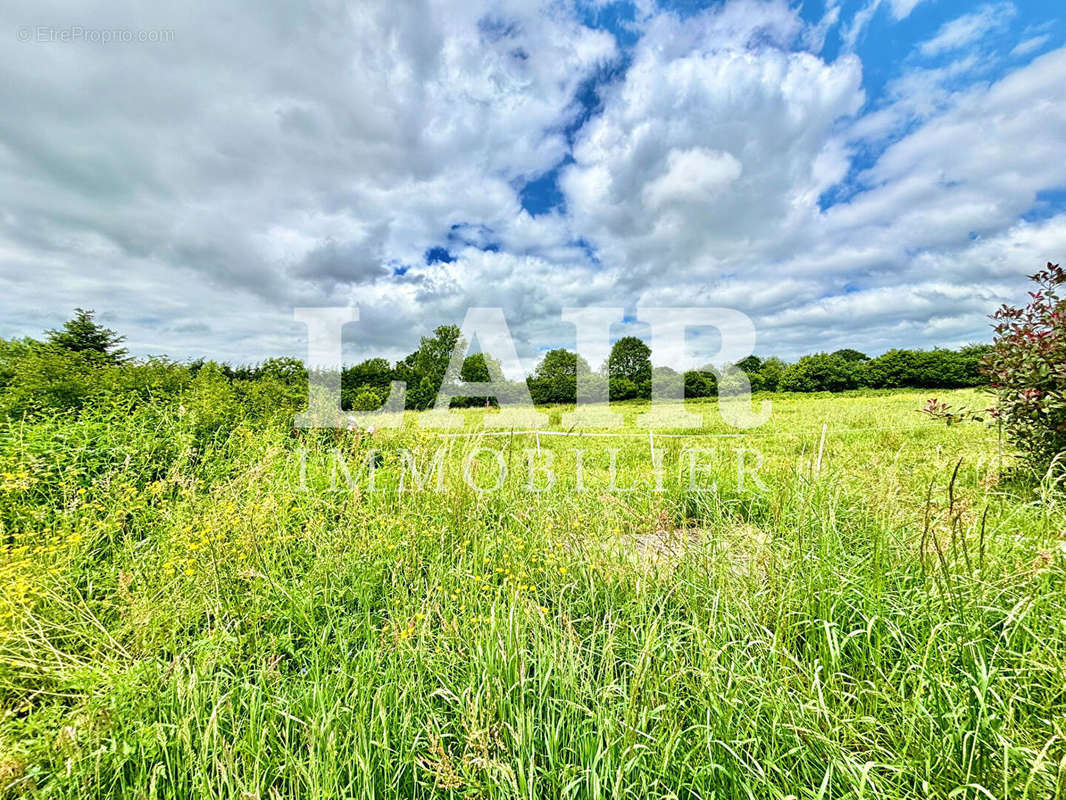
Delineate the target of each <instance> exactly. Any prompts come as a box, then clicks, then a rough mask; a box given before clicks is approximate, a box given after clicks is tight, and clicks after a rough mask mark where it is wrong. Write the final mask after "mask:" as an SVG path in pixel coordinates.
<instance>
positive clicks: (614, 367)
mask: <svg viewBox="0 0 1066 800" xmlns="http://www.w3.org/2000/svg"><path fill="white" fill-rule="evenodd" d="M607 375H608V376H609V377H610V378H612V379H613V378H624V379H625V380H627V381H629V382H630V383H632V384H634V385H635V386H640V385H641V384H643V383H645V382H647V381H650V380H651V348H650V347H648V346H647V345H646V344H644V342H643V341H642V340H640V339H638V338H637V337H636V336H623V337H622V338H621V339H619V340H618V341H617V342H615V343H614V347H612V348H611V355H610V356H609V357H608V358H607ZM612 395H613V393H612Z"/></svg>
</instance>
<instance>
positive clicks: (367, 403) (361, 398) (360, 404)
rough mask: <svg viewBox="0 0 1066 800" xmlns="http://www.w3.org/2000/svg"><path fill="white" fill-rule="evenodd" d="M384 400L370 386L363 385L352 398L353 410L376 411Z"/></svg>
mask: <svg viewBox="0 0 1066 800" xmlns="http://www.w3.org/2000/svg"><path fill="white" fill-rule="evenodd" d="M383 402H384V401H383V400H382V399H381V398H380V397H379V396H378V393H377V392H375V391H374V390H373V389H371V388H370V387H369V386H364V387H362V388H361V389H360V390H359V391H358V392H356V394H355V397H354V398H353V399H352V410H353V411H376V410H377V409H379V408H381V404H382V403H383Z"/></svg>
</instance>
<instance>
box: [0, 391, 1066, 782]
mask: <svg viewBox="0 0 1066 800" xmlns="http://www.w3.org/2000/svg"><path fill="white" fill-rule="evenodd" d="M249 392H250V393H249V394H247V395H245V396H240V397H238V396H236V395H235V394H234V390H233V388H232V387H231V386H230V384H228V383H227V382H226V381H224V380H222V379H221V378H218V377H217V376H215V377H212V375H211V374H210V373H209V372H207V371H205V372H203V373H202V375H201V376H199V377H198V378H197V380H196V381H195V382H193V384H192V385H190V386H188V387H185V388H182V389H181V390H180V391H175V392H174V393H173V394H171V395H167V396H165V397H159V398H156V399H152V398H149V400H148V401H145V400H144V399H143V398H142V399H141V400H139V401H137V402H132V401H122V400H117V399H116V400H107V401H103V402H100V403H97V404H90V405H88V406H86V407H84V408H82V409H81V410H78V411H71V412H67V413H53V414H43V415H37V416H31V417H27V418H26V419H25V420H24V421H22V422H12V423H10V424H5V425H4V426H3V427H2V428H0V525H2V533H3V536H4V537H5V540H6V541H5V544H6V546H5V548H4V550H3V553H2V562H0V571H2V576H3V577H2V581H0V583H2V587H3V596H2V603H0V701H2V709H3V711H2V713H3V717H2V721H0V753H2V755H0V786H3V787H4V788H3V789H2V792H3V793H6V795H7V796H12V797H21V796H30V797H34V796H37V797H49V798H50V797H57V798H58V797H71V798H92V797H123V798H127V797H128V798H138V799H140V798H176V797H197V798H216V797H217V798H223V797H225V798H244V799H250V798H257V799H259V800H267V798H284V797H298V798H342V797H352V798H362V797H382V798H390V797H396V798H401V797H404V798H419V797H457V798H458V797H479V798H505V797H506V798H512V797H524V798H544V797H568V798H569V797H573V798H578V797H580V798H622V797H632V798H640V799H644V798H715V797H717V798H747V797H752V798H785V797H788V796H794V797H797V798H838V799H840V798H860V797H866V798H874V797H887V798H896V797H909V798H929V797H949V796H950V797H957V798H988V797H993V798H1051V797H1060V796H1063V795H1064V794H1066V741H1064V738H1063V737H1064V735H1066V714H1064V711H1066V607H1064V603H1066V544H1064V536H1066V534H1064V530H1066V520H1064V509H1063V505H1062V498H1061V494H1060V490H1059V488H1058V487H1057V486H1056V485H1055V483H1054V481H1053V480H1051V479H1044V480H1040V479H1039V478H1037V479H1036V480H1032V479H1027V478H1026V477H1025V476H1022V475H1019V474H1017V473H1016V471H1015V470H1014V465H1015V460H1014V458H1013V456H1012V453H1011V452H1010V449H1009V448H1008V447H1007V446H1006V445H1005V444H1004V443H1003V442H1002V441H1001V439H1000V436H999V433H998V430H997V427H996V426H995V424H993V423H991V422H990V421H987V420H981V421H973V420H967V421H960V422H956V423H955V424H950V425H949V424H945V421H944V420H940V419H933V418H930V417H929V416H928V415H924V414H921V413H919V409H920V408H922V407H923V406H924V405H925V403H926V401H927V399H928V396H929V395H930V394H931V393H929V392H925V393H922V392H913V391H897V392H894V393H887V392H886V393H867V394H853V393H848V394H841V395H818V394H815V395H787V394H784V395H775V396H774V397H773V398H772V401H773V403H774V411H773V415H772V417H771V419H770V421H769V422H768V423H767V424H766V425H764V426H762V427H760V428H757V429H755V430H753V431H751V432H749V433H745V434H743V435H725V434H736V431H733V430H732V429H729V428H727V427H726V426H725V425H723V424H722V423H721V421H720V420H719V419H718V417H717V415H716V414H715V404H714V402H713V401H708V402H707V403H706V404H690V407H691V408H698V409H702V410H704V411H706V412H707V427H706V428H705V429H704V430H702V431H701V432H700V433H699V435H687V436H684V437H680V436H679V437H677V438H668V436H667V434H670V433H672V432H673V433H681V431H669V430H662V431H659V430H656V432H655V434H656V438H655V439H654V441H653V442H650V441H649V439H648V436H647V431H646V430H642V429H639V428H637V427H635V425H634V421H633V419H632V417H633V415H634V414H635V413H636V412H637V411H638V410H640V408H641V407H639V406H637V405H631V404H622V405H621V406H620V407H621V408H623V409H624V410H626V411H627V413H628V414H629V417H630V418H629V420H628V423H627V427H626V428H624V429H622V430H621V432H623V433H629V434H631V436H627V437H618V438H608V437H602V436H592V435H587V436H577V435H571V436H541V437H540V438H539V443H538V441H537V437H535V436H533V435H531V434H511V433H507V434H506V435H492V436H490V435H487V434H484V433H476V431H477V430H478V429H477V428H476V427H475V425H476V423H477V417H478V416H479V415H480V414H482V413H486V412H481V411H467V412H463V413H466V414H467V415H468V417H469V419H468V422H469V428H468V429H467V432H468V433H471V434H472V435H470V436H451V437H448V436H443V435H442V434H441V432H438V431H432V430H423V429H421V428H420V427H418V426H417V425H415V424H414V419H413V418H414V416H415V415H414V414H409V415H408V422H407V425H406V426H405V427H403V428H401V429H394V430H385V429H382V430H378V431H376V432H374V433H373V434H372V435H371V434H367V433H363V432H359V431H333V430H308V431H294V430H293V429H292V427H291V420H292V414H293V412H294V410H295V409H296V407H297V403H296V401H295V400H293V398H291V397H288V396H284V394H283V393H280V392H275V391H272V390H271V389H270V386H269V385H266V384H264V385H263V386H262V387H260V388H255V389H253V390H249ZM938 397H939V398H940V400H941V401H947V402H949V403H951V404H953V405H954V406H956V407H957V406H967V407H969V408H974V409H980V408H983V407H984V405H987V404H988V400H987V398H985V397H984V396H982V395H981V393H980V392H978V391H973V390H960V391H951V392H941V393H939V395H938ZM756 399H757V400H758V398H756ZM562 410H564V409H561V408H559V407H555V408H553V409H552V426H551V429H552V430H554V431H557V432H567V433H571V434H577V433H580V431H570V430H568V429H565V428H563V427H562V426H561V425H560V423H559V413H560V411H562ZM823 425H825V426H826V427H825V434H824V437H823ZM652 445H654V448H655V450H656V451H659V452H658V453H657V454H653V452H652ZM439 448H444V450H443V452H442V453H441V455H440V457H439V458H440V460H439V461H438V462H437V463H438V464H439V466H440V476H441V477H440V480H441V484H440V486H439V487H438V484H437V483H436V480H437V479H436V476H435V474H431V473H430V472H429V471H428V467H429V466H430V465H432V464H433V457H435V456H436V454H437V453H438V450H439ZM578 450H583V454H582V455H581V456H580V459H581V473H580V475H581V478H580V483H581V485H580V486H579V485H578V483H579V481H578V469H577V463H578V456H577V455H576V451H578ZM612 450H613V451H614V452H613V454H612V452H611V451H612ZM475 451H477V452H475ZM693 451H698V452H695V454H694V455H693ZM549 461H550V462H551V463H550V464H548V462H549ZM612 461H613V463H614V467H613V469H612V466H611V464H612ZM412 463H413V464H414V465H415V466H416V467H417V470H421V472H420V473H419V474H418V475H417V476H415V475H414V474H413V472H412V470H411V469H410V464H412ZM501 464H502V466H503V469H504V470H505V475H504V476H503V478H502V480H501V472H500V467H501ZM531 464H532V465H533V467H534V468H535V469H534V474H533V475H532V485H531V483H530V480H531V477H530V469H529V467H530V465H531ZM738 464H739V465H740V466H741V467H742V468H741V469H738ZM692 465H695V467H696V469H695V470H693V469H690V467H692ZM371 466H372V467H373V478H374V485H373V486H371V485H370V483H369V480H370V467H371ZM549 467H550V469H551V470H552V471H553V472H554V476H555V482H554V484H553V485H551V486H550V487H548V488H545V487H547V486H548V483H549V479H550V476H549V473H548V471H547V470H548V468H549ZM346 473H347V474H346ZM657 473H658V475H657ZM416 477H417V478H419V479H423V478H424V479H425V480H423V481H422V485H421V486H419V485H418V481H417V480H415V478H416ZM349 478H350V479H351V480H350V481H349ZM659 479H661V480H659ZM497 482H499V483H500V485H499V488H498V489H497V488H495V486H496V484H497ZM659 482H661V490H660V487H659V486H657V485H656V484H657V483H659ZM741 484H743V485H741ZM401 487H402V491H401Z"/></svg>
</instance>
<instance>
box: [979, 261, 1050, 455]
mask: <svg viewBox="0 0 1066 800" xmlns="http://www.w3.org/2000/svg"><path fill="white" fill-rule="evenodd" d="M1030 280H1032V281H1033V282H1034V283H1036V285H1037V287H1038V288H1037V289H1036V291H1033V292H1030V293H1029V297H1030V300H1029V302H1028V303H1027V304H1026V305H1025V306H1022V307H1012V306H1007V305H1004V306H1002V307H1001V308H1000V309H999V310H998V311H996V313H995V314H993V320H994V322H995V326H994V329H995V334H996V338H995V344H994V345H993V348H992V351H991V352H990V353H989V354H988V357H987V362H986V364H987V369H988V373H989V375H990V376H991V378H992V391H993V392H994V393H995V395H996V399H997V401H998V405H997V409H996V411H997V413H998V415H999V417H1000V418H1001V419H1002V420H1003V425H1004V428H1005V430H1006V432H1007V433H1008V435H1009V436H1010V438H1011V440H1012V441H1013V442H1014V443H1015V445H1017V446H1018V447H1019V448H1020V449H1021V450H1022V451H1023V452H1024V453H1026V454H1027V455H1028V456H1029V457H1030V458H1031V459H1032V460H1033V463H1034V465H1035V466H1037V467H1038V468H1039V469H1044V468H1046V467H1047V466H1048V465H1049V464H1050V463H1051V461H1052V460H1053V459H1055V458H1056V457H1057V456H1059V455H1060V454H1061V453H1063V452H1064V451H1066V299H1064V298H1062V297H1060V296H1059V291H1060V287H1061V286H1062V285H1063V284H1066V270H1063V269H1062V268H1061V267H1060V266H1059V265H1058V264H1052V263H1050V262H1048V264H1047V266H1046V267H1045V268H1044V269H1043V270H1041V271H1040V272H1037V273H1036V274H1035V275H1031V276H1030Z"/></svg>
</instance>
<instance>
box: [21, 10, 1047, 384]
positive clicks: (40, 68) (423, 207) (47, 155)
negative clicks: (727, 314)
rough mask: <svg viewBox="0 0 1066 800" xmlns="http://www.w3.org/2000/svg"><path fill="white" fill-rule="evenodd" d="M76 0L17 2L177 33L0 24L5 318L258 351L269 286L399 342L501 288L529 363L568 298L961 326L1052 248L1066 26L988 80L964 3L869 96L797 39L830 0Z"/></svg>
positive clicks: (759, 316)
mask: <svg viewBox="0 0 1066 800" xmlns="http://www.w3.org/2000/svg"><path fill="white" fill-rule="evenodd" d="M916 5H917V3H916V2H915V1H914V0H897V1H894V2H890V3H888V4H887V6H886V8H887V10H888V12H889V14H888V15H882V17H885V16H890V17H891V18H893V19H897V20H898V19H902V18H904V17H906V16H908V15H909V14H910V13H911V12H912V11H913V9H914V8H915V6H916ZM877 7H878V5H877V4H876V3H875V4H873V5H872V6H870V5H868V6H866V7H865V8H866V10H867V11H868V17H867V18H866V22H862V24H863V25H866V24H868V23H869V17H872V16H873V13H874V11H876V9H877ZM1004 8H1007V7H1005V6H988V7H985V8H984V9H982V10H980V11H979V12H977V13H976V14H972V15H967V16H972V17H979V16H981V15H982V14H992V15H993V16H994V15H995V14H994V13H993V12H994V11H995V9H999V11H995V13H998V14H1000V15H1003V14H1006V13H1008V12H1007V11H1004V10H1003V9H1004ZM72 9H73V7H72V6H68V5H66V4H64V3H59V2H54V3H46V4H40V5H37V6H34V7H33V9H32V10H29V9H27V10H25V11H23V12H22V13H21V14H16V15H15V17H17V18H14V19H12V22H13V24H15V25H16V26H17V25H33V26H38V25H43V26H55V27H57V28H60V27H62V26H64V25H70V24H79V23H82V22H83V21H84V20H86V19H93V20H96V21H98V24H99V26H100V27H101V28H103V27H117V28H139V27H151V28H155V29H170V30H173V32H174V36H173V41H171V42H169V43H166V44H163V43H157V44H147V43H145V44H122V45H117V44H112V45H109V46H104V45H101V44H95V45H93V44H90V43H70V44H60V43H51V44H49V43H38V42H29V43H24V44H18V45H17V46H16V45H15V44H13V45H12V46H10V47H7V48H4V49H3V50H0V72H2V73H3V75H4V80H3V81H0V106H2V107H3V108H4V109H5V113H4V114H3V115H2V116H0V197H3V211H2V212H0V291H2V297H3V301H2V303H0V323H2V327H0V335H4V336H10V335H24V334H35V333H38V332H39V331H40V330H41V329H43V328H45V327H52V326H55V325H56V324H57V323H58V322H59V321H61V319H62V318H63V317H64V316H65V314H67V313H69V309H70V308H72V307H73V306H75V305H82V306H92V307H95V308H97V309H98V310H99V311H101V312H105V313H106V314H107V316H105V319H106V321H107V322H108V324H110V325H112V326H113V327H118V328H120V329H121V330H122V331H123V332H124V333H127V334H128V335H129V337H130V344H131V346H132V347H133V349H134V350H135V351H136V352H138V353H141V354H144V353H161V352H167V353H170V354H172V355H175V356H179V357H184V356H197V355H211V356H215V357H220V358H225V359H228V360H232V361H249V360H256V359H260V358H264V357H267V356H269V355H272V354H280V353H292V354H297V355H298V354H300V351H301V347H302V332H301V329H300V326H298V325H295V324H294V323H293V322H292V309H293V307H296V306H314V305H333V304H337V305H343V304H350V303H354V304H358V305H359V307H360V322H359V324H358V326H353V327H352V329H351V331H350V333H351V340H352V341H351V347H350V351H349V352H350V354H351V355H352V357H359V356H365V355H369V354H372V353H373V354H382V355H385V356H387V357H390V358H396V357H399V356H402V355H403V354H404V353H405V352H408V351H409V350H410V349H411V348H413V347H414V346H415V345H416V344H417V340H418V337H419V336H422V335H426V334H428V333H429V332H430V331H431V330H432V328H433V327H434V326H435V325H437V324H440V323H444V322H459V321H461V320H462V318H463V316H464V314H465V311H466V309H467V308H468V307H469V306H473V305H480V306H501V307H503V308H504V309H505V311H506V313H507V316H508V320H509V322H510V324H511V327H512V331H513V332H514V333H515V335H516V337H517V338H518V340H519V341H518V344H519V353H520V354H521V355H522V356H523V357H524V358H525V359H526V361H527V362H528V365H529V366H532V364H533V361H534V360H535V358H536V357H537V355H538V353H539V352H540V351H542V350H543V349H545V348H547V347H550V346H556V345H571V346H572V344H573V336H574V332H573V329H572V327H570V326H568V325H565V324H563V323H561V322H560V320H559V312H560V310H561V309H562V308H563V307H566V306H588V305H603V306H622V307H626V308H628V309H635V308H637V307H639V306H655V305H678V306H693V305H700V304H704V305H710V306H728V307H734V308H738V309H740V310H743V311H745V312H746V313H748V314H750V315H751V316H752V317H753V319H754V320H755V322H756V325H757V330H758V335H759V345H758V346H759V349H760V351H761V352H764V353H766V352H776V353H780V354H782V355H786V356H794V355H798V354H801V353H803V352H809V351H812V350H818V349H832V348H834V347H843V346H857V347H860V349H867V350H870V351H872V352H876V351H877V350H879V349H884V348H887V347H891V346H900V345H908V346H923V345H924V346H930V345H933V344H956V343H961V342H965V341H968V340H971V339H980V338H986V337H987V321H986V319H985V315H986V314H987V313H988V312H989V311H991V310H992V309H993V308H994V307H995V306H996V305H997V304H998V303H999V302H1002V301H1003V300H1006V299H1010V298H1011V297H1012V296H1015V295H1016V294H1017V293H1018V292H1019V291H1021V289H1022V278H1023V276H1024V275H1025V274H1026V273H1027V272H1030V271H1032V270H1033V269H1034V268H1035V267H1036V266H1038V265H1039V264H1041V263H1043V261H1046V260H1047V258H1057V256H1056V255H1055V254H1056V253H1062V252H1063V250H1066V215H1064V214H1061V213H1057V212H1056V207H1055V206H1051V207H1050V208H1049V209H1045V210H1046V213H1042V214H1041V215H1039V216H1038V217H1032V218H1027V214H1028V212H1030V211H1031V210H1033V209H1034V208H1042V206H1041V202H1042V200H1041V198H1043V197H1044V196H1045V195H1046V194H1047V193H1048V192H1054V191H1055V190H1056V189H1060V188H1062V187H1063V186H1066V167H1063V166H1062V165H1063V164H1066V159H1063V158H1062V153H1063V152H1064V151H1066V134H1064V133H1063V132H1064V131H1066V88H1064V85H1063V82H1062V80H1061V76H1062V75H1063V74H1066V50H1061V49H1060V50H1052V51H1051V52H1049V53H1046V54H1044V55H1042V56H1039V57H1038V58H1036V59H1035V60H1033V61H1032V62H1031V63H1028V64H1024V65H1021V66H1018V67H1017V68H1016V69H1015V70H1014V71H1013V72H1009V73H1007V74H1005V75H1003V76H1001V77H999V78H998V79H992V77H991V76H990V75H989V74H988V73H987V72H985V71H982V70H983V66H982V63H983V62H982V60H981V59H979V58H977V56H976V55H975V54H974V53H972V52H966V51H965V50H964V49H963V48H964V47H965V45H964V44H953V43H952V42H965V41H970V42H973V41H976V40H977V38H979V37H980V36H981V35H982V33H981V32H982V31H984V30H987V27H985V28H982V27H981V25H980V24H978V23H967V24H966V25H963V24H962V23H960V21H959V20H955V21H954V22H949V23H948V24H947V25H945V26H944V27H943V28H942V29H941V30H940V31H939V32H937V33H936V34H935V36H934V37H933V38H932V39H930V40H929V42H927V43H926V44H927V45H928V46H929V48H932V50H933V51H934V52H936V53H951V54H953V58H952V60H950V61H948V62H947V63H943V64H934V65H932V66H928V65H926V66H915V65H914V64H913V63H911V64H909V65H908V66H906V67H905V68H904V69H903V71H902V73H901V74H898V75H896V76H895V77H894V78H892V79H891V80H890V81H889V82H888V83H887V85H886V86H887V88H886V89H885V90H884V92H883V94H882V95H881V96H880V97H879V98H877V101H876V102H872V99H871V98H869V97H868V96H867V93H866V91H865V90H864V88H863V73H864V67H863V64H862V62H861V60H860V57H859V56H858V55H857V54H855V53H853V52H849V51H847V49H845V52H843V53H842V54H841V55H840V56H838V57H836V58H835V59H832V60H830V59H828V58H826V57H823V56H822V55H820V53H821V50H822V46H821V45H822V43H823V41H824V38H825V36H826V33H827V31H828V30H829V29H831V28H833V27H834V26H837V25H838V24H840V23H839V7H838V6H837V4H835V3H829V4H827V8H826V14H825V16H824V17H823V19H822V21H821V23H818V24H816V25H809V24H807V23H805V22H804V21H803V20H802V19H801V18H800V16H799V14H798V12H797V10H796V9H795V8H793V7H792V6H791V5H790V4H788V3H787V2H784V0H777V1H774V0H771V1H770V2H755V1H754V0H731V1H730V2H727V3H725V4H723V5H721V6H719V7H715V8H713V9H709V10H707V11H704V12H701V13H699V14H695V15H693V16H689V17H687V18H685V19H682V18H680V17H679V16H678V15H676V14H674V13H672V12H669V11H664V10H662V9H660V8H658V7H656V6H655V5H654V4H652V3H650V2H648V3H642V4H640V6H639V7H638V8H637V9H636V11H635V13H634V21H633V22H632V23H627V25H628V27H627V29H626V31H627V33H632V34H633V35H634V36H635V37H636V41H635V43H633V44H632V45H631V46H630V45H626V49H625V50H624V52H623V47H622V46H621V45H620V44H619V43H618V41H616V39H615V37H614V36H612V35H611V34H610V33H609V32H607V31H604V30H597V29H593V28H592V27H590V26H589V25H588V24H585V23H583V22H582V21H581V20H582V17H581V14H580V13H579V9H578V8H577V7H574V6H571V5H569V4H568V3H566V2H563V3H559V2H551V1H548V0H545V2H533V0H529V1H528V2H527V1H526V0H493V2H489V3H484V4H480V3H477V4H471V3H468V2H454V3H451V2H434V3H422V2H415V3H408V4H401V5H399V6H397V5H395V4H386V3H382V2H378V1H377V0H368V2H365V3H361V4H360V5H359V6H358V7H355V6H349V5H347V4H345V3H341V2H326V3H323V4H320V5H317V6H316V7H315V10H314V11H313V12H312V13H306V12H297V11H295V10H292V11H291V12H290V13H291V16H286V15H285V14H284V13H281V12H279V14H278V15H275V16H273V17H271V16H264V15H263V14H262V13H260V8H259V6H258V5H255V4H248V5H244V6H241V5H236V6H227V10H226V12H225V13H224V14H223V13H222V12H221V11H220V10H219V7H218V6H216V5H214V4H206V3H205V4H201V5H197V4H195V3H194V4H193V5H191V6H186V7H184V8H183V9H182V11H181V13H180V14H179V13H178V12H177V11H173V12H172V11H168V10H166V9H160V10H157V11H153V12H152V14H151V15H145V14H144V13H143V12H138V11H136V10H135V9H134V8H133V6H124V5H122V4H117V5H116V4H107V5H106V6H105V5H103V4H100V5H99V6H98V7H95V8H86V7H84V6H79V11H78V12H75V11H73V10H72ZM862 13H866V12H865V11H863V12H860V14H862ZM147 16H150V17H151V18H150V19H148V18H147ZM857 19H858V17H856V18H855V19H853V20H852V22H851V23H850V27H849V28H848V29H847V30H845V31H844V32H843V35H844V38H845V44H846V43H847V42H846V40H847V38H848V36H849V35H850V33H849V31H851V32H853V31H855V30H856V27H855V26H856V24H857V23H856V20H857ZM963 19H965V18H963ZM982 19H985V21H986V22H987V19H986V18H984V17H982ZM859 21H860V22H861V20H859ZM967 37H971V38H967ZM938 39H939V40H940V42H939V43H937V44H930V43H931V42H937V40H938ZM16 44H17V43H16ZM1045 44H1046V42H1042V43H1040V45H1039V46H1037V45H1032V46H1031V49H1030V50H1028V51H1026V52H1027V53H1028V52H1035V51H1036V49H1038V47H1043V46H1044V45H1045ZM590 93H592V94H595V95H596V102H595V103H591V102H590V101H589V99H588V97H589V95H590ZM553 171H557V174H558V188H559V191H560V193H561V196H562V199H563V203H562V204H561V205H560V206H559V207H557V208H555V209H552V210H550V211H549V212H547V213H543V214H537V215H535V216H534V215H531V214H530V213H528V212H527V211H526V210H525V209H524V208H523V207H522V204H521V198H520V190H521V187H522V186H523V185H524V183H525V182H526V181H528V180H530V179H532V178H535V177H537V176H541V175H544V174H551V173H553ZM427 251H432V252H434V253H437V254H439V256H437V257H434V258H431V259H427V258H426V257H425V254H426V253H427ZM427 261H432V262H433V263H427ZM653 346H654V343H653ZM708 355H710V354H708Z"/></svg>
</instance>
